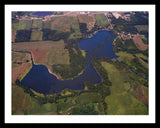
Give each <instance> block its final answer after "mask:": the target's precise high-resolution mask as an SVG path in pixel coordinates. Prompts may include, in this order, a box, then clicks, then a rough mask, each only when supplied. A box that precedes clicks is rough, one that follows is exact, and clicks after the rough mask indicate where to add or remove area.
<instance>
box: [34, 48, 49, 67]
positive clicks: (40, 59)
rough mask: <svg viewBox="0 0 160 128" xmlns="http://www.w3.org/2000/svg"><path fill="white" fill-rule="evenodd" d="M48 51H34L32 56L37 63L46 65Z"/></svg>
mask: <svg viewBox="0 0 160 128" xmlns="http://www.w3.org/2000/svg"><path fill="white" fill-rule="evenodd" d="M46 54H47V52H46V50H39V51H32V55H33V58H34V62H35V63H38V64H39V63H40V64H44V63H46V61H47V56H46Z"/></svg>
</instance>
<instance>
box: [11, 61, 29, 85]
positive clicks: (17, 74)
mask: <svg viewBox="0 0 160 128" xmlns="http://www.w3.org/2000/svg"><path fill="white" fill-rule="evenodd" d="M30 65H31V64H30V63H22V64H21V65H20V66H18V67H15V68H13V69H12V83H15V81H16V79H21V76H22V75H23V73H25V71H26V69H27V68H28V67H29V66H30Z"/></svg>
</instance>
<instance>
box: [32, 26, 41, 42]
mask: <svg viewBox="0 0 160 128" xmlns="http://www.w3.org/2000/svg"><path fill="white" fill-rule="evenodd" d="M42 36H43V32H42V31H41V30H40V29H32V32H31V38H30V41H41V40H42Z"/></svg>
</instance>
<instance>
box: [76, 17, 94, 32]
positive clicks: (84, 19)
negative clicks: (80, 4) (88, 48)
mask: <svg viewBox="0 0 160 128" xmlns="http://www.w3.org/2000/svg"><path fill="white" fill-rule="evenodd" d="M77 17H78V20H79V22H80V23H86V24H87V28H88V30H91V29H92V28H93V27H94V24H95V22H96V20H95V17H94V15H93V16H87V15H78V16H77Z"/></svg>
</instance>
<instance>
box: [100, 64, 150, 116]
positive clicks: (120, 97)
mask: <svg viewBox="0 0 160 128" xmlns="http://www.w3.org/2000/svg"><path fill="white" fill-rule="evenodd" d="M102 66H103V67H104V68H105V69H106V70H107V72H108V75H109V79H110V80H111V82H112V86H111V95H109V96H107V97H106V98H105V101H106V103H107V104H108V108H107V113H108V115H126V114H127V115H145V114H148V107H147V106H146V105H145V104H143V103H142V102H140V101H139V100H138V99H136V98H135V97H134V95H133V94H132V93H131V92H128V91H127V90H128V85H126V84H125V83H124V79H125V77H127V76H126V75H127V74H124V73H123V74H122V73H120V71H119V70H118V69H116V68H115V67H114V65H112V64H110V63H107V62H102ZM130 86H131V85H130Z"/></svg>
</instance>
